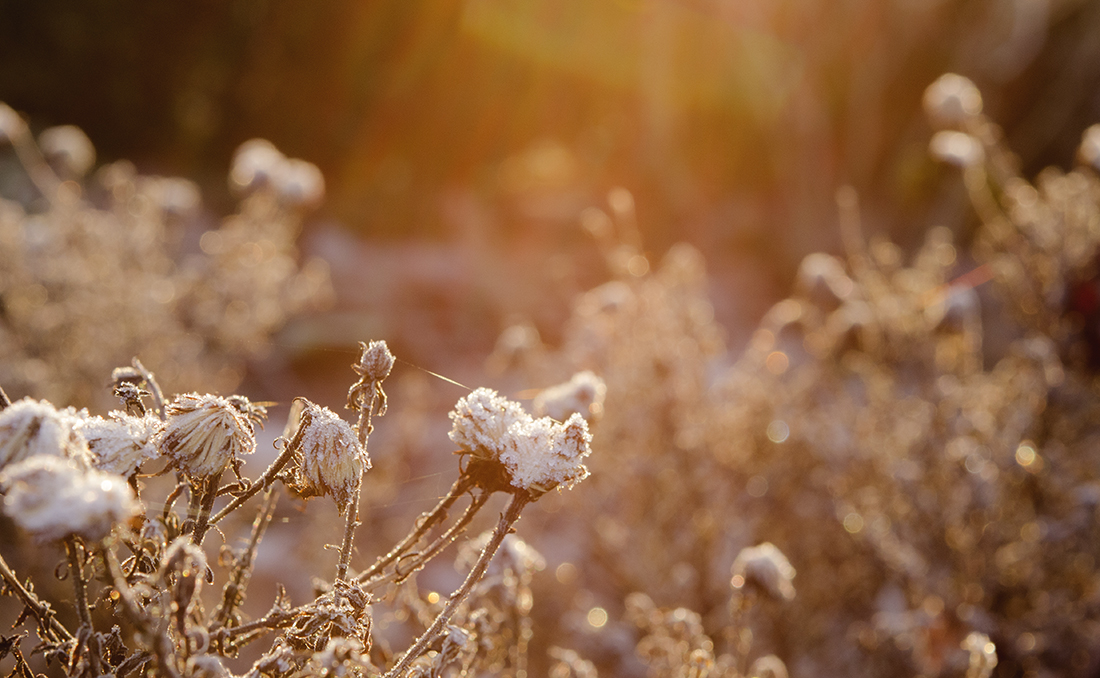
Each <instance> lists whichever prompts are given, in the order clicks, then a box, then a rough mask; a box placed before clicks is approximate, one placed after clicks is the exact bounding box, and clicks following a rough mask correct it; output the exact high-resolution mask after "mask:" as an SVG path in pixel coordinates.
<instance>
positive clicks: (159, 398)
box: [130, 358, 166, 420]
mask: <svg viewBox="0 0 1100 678" xmlns="http://www.w3.org/2000/svg"><path fill="white" fill-rule="evenodd" d="M130 364H131V365H133V366H134V369H135V370H137V371H138V372H140V373H141V378H142V379H144V380H145V385H146V386H148V387H149V394H150V395H152V396H153V411H154V412H156V413H157V416H158V417H160V418H161V420H163V419H164V418H165V416H166V414H165V412H164V392H163V391H161V390H160V384H158V383H157V380H156V377H154V376H153V373H152V372H150V371H149V370H147V369H146V368H145V365H142V364H141V361H140V360H138V359H137V358H134V359H133V360H132V361H131V362H130Z"/></svg>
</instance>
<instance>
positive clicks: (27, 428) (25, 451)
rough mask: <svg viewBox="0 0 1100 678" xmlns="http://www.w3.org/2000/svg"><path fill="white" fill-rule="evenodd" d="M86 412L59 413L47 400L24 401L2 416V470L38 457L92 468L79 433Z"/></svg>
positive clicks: (11, 407) (60, 411)
mask: <svg viewBox="0 0 1100 678" xmlns="http://www.w3.org/2000/svg"><path fill="white" fill-rule="evenodd" d="M87 415H88V413H87V411H86V410H80V411H77V410H74V409H73V408H71V407H66V408H65V409H63V410H59V409H57V408H56V407H54V406H53V405H52V404H51V403H50V402H48V401H46V400H42V401H38V400H34V399H32V398H23V399H22V400H20V401H17V402H15V403H12V404H11V405H9V406H8V407H7V408H5V409H4V411H3V412H0V469H4V468H6V467H8V466H10V465H11V464H14V463H16V462H19V461H22V460H24V459H29V458H30V457H34V456H38V455H49V456H53V457H64V458H66V459H73V460H74V461H76V462H77V464H78V465H81V466H88V465H89V464H90V462H91V457H90V455H89V453H88V444H87V442H85V440H84V438H83V436H81V435H80V433H79V432H78V431H77V429H78V428H79V426H80V425H81V423H82V422H83V420H84V419H85V418H86V417H87Z"/></svg>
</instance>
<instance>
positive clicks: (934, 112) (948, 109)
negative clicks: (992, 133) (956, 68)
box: [923, 73, 982, 127]
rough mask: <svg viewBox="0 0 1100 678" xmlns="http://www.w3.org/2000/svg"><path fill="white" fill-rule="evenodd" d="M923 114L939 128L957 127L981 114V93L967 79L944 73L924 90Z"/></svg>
mask: <svg viewBox="0 0 1100 678" xmlns="http://www.w3.org/2000/svg"><path fill="white" fill-rule="evenodd" d="M923 103H924V112H925V114H927V115H928V117H929V119H930V120H931V121H932V122H933V123H934V124H936V125H938V126H940V127H958V126H960V125H962V124H963V123H965V122H966V121H967V120H970V119H972V118H974V117H975V116H977V115H978V114H980V113H981V112H982V93H981V92H979V91H978V88H977V87H975V86H974V83H973V82H971V81H970V79H969V78H965V77H963V76H961V75H958V74H956V73H944V74H943V75H941V76H940V77H939V78H937V79H936V81H935V82H934V83H932V84H931V85H929V86H928V88H927V89H926V90H924V102H923Z"/></svg>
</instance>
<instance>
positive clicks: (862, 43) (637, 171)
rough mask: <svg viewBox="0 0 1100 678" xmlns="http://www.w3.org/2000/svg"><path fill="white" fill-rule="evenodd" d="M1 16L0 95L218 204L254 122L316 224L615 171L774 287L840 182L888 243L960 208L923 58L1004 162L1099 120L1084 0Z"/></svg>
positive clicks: (539, 214)
mask: <svg viewBox="0 0 1100 678" xmlns="http://www.w3.org/2000/svg"><path fill="white" fill-rule="evenodd" d="M0 16H2V17H3V21H0V100H4V101H6V102H7V103H8V104H9V105H11V106H13V107H14V108H15V109H16V110H19V111H20V112H21V113H23V114H24V115H25V116H26V117H29V118H30V120H31V121H32V124H35V125H40V126H48V125H54V124H75V125H78V126H80V127H81V128H83V129H84V130H85V131H86V132H87V133H88V135H89V136H90V137H91V138H92V139H93V140H94V141H95V143H96V145H97V147H98V149H99V151H100V155H101V159H102V160H107V161H109V160H113V159H118V158H128V159H130V160H133V161H134V162H135V163H136V164H137V165H138V168H139V170H140V171H143V172H151V173H162V174H176V175H183V176H187V177H190V178H194V179H197V180H199V181H200V183H201V184H203V189H204V190H203V193H204V195H205V196H207V201H208V202H211V203H213V204H214V205H215V206H219V202H220V203H228V202H229V196H228V193H227V191H226V189H225V181H224V176H225V171H226V168H227V166H228V163H229V158H230V155H231V153H232V151H233V149H234V148H235V147H236V146H237V145H238V144H240V143H241V142H242V141H244V140H245V139H247V138H251V137H255V136H262V137H266V138H269V139H271V140H272V141H273V142H274V143H275V144H276V146H278V147H279V148H280V149H283V150H284V151H285V152H286V153H288V154H289V155H292V156H296V157H303V158H305V159H307V160H310V161H311V162H314V163H316V164H318V165H319V166H320V167H321V169H322V170H323V171H324V173H325V176H326V178H327V179H328V188H329V199H328V203H327V207H326V211H325V213H324V214H323V216H327V217H329V218H331V219H333V220H336V221H338V222H339V223H340V224H342V225H343V226H345V227H346V228H348V229H351V230H352V231H353V232H356V233H360V234H363V235H368V236H371V237H380V236H384V237H387V238H397V239H402V238H432V239H446V238H447V237H448V236H449V235H451V234H452V232H453V231H454V230H455V229H460V228H462V224H460V223H456V222H460V221H462V220H463V219H464V218H466V217H464V216H463V214H462V212H463V209H464V208H463V205H469V204H475V205H481V206H484V208H485V213H486V214H488V215H491V218H488V219H487V221H489V222H490V226H489V230H490V231H491V232H492V233H493V234H494V235H495V236H501V237H516V234H517V233H518V232H520V231H523V230H524V229H530V228H533V227H540V228H544V229H545V228H550V229H554V228H555V227H560V226H561V225H562V224H566V223H575V221H576V213H577V211H579V209H580V208H581V207H583V206H585V204H589V203H593V202H598V201H599V200H600V199H601V197H602V195H604V194H605V192H606V190H607V189H608V188H610V187H612V186H616V185H622V186H625V187H626V188H628V189H630V190H631V191H632V192H633V193H634V195H635V198H636V200H637V203H638V214H639V220H640V225H641V227H642V230H643V233H644V235H645V236H646V242H647V244H648V246H649V247H650V248H653V249H656V250H663V249H665V248H667V247H668V246H669V245H670V244H672V243H673V242H676V241H678V240H682V239H686V240H689V241H693V242H694V243H695V244H698V245H702V246H704V247H705V248H706V250H707V251H708V253H710V255H711V256H714V257H720V256H722V255H723V254H728V253H730V252H731V251H734V250H736V251H737V253H738V254H740V255H743V256H749V257H752V258H755V259H759V260H761V261H764V262H766V270H768V271H774V272H776V273H777V275H778V277H777V278H776V279H777V280H779V281H786V280H789V279H790V273H791V271H792V270H793V267H794V265H795V264H796V263H797V262H798V260H799V259H800V258H801V255H802V254H804V253H805V252H808V251H812V250H816V249H835V248H836V241H837V238H836V235H835V233H836V229H835V228H834V227H833V224H834V223H835V221H836V218H835V211H836V210H835V208H834V201H833V196H834V192H835V190H836V188H837V187H838V186H840V185H842V184H851V185H853V186H854V187H855V188H856V189H857V190H858V191H859V193H860V195H861V197H862V200H863V203H864V205H865V208H866V209H867V210H868V212H869V216H870V217H871V222H870V223H871V224H872V228H878V229H889V230H890V231H892V235H894V236H895V237H897V238H899V239H900V240H902V242H904V243H913V242H915V237H916V235H915V234H916V233H919V232H923V231H924V230H925V229H926V228H927V227H928V225H929V221H930V220H933V221H937V220H938V221H947V220H949V219H950V218H952V217H953V218H955V219H956V220H957V219H958V218H959V215H960V214H961V213H963V211H962V210H961V209H960V207H959V206H960V205H961V204H962V202H961V192H960V189H959V188H958V186H957V183H958V182H955V181H944V180H943V177H942V176H941V174H942V173H944V172H945V170H941V169H938V168H937V167H936V166H935V165H934V164H933V163H932V162H931V161H930V160H928V159H927V153H926V151H925V148H926V143H927V139H928V136H929V130H928V128H927V125H926V123H924V122H923V120H922V117H921V115H920V113H919V103H920V96H921V92H922V91H923V89H924V88H925V87H926V86H927V85H928V84H929V83H930V82H931V81H932V80H934V79H935V78H936V77H937V76H938V75H939V74H941V73H943V72H945V71H955V72H960V73H962V74H964V75H966V76H968V77H970V78H971V79H972V80H974V81H975V83H976V84H977V85H978V86H979V88H980V89H981V90H982V92H983V93H984V94H985V96H986V99H987V100H986V111H987V113H989V114H990V116H991V117H992V118H993V119H995V120H998V121H999V122H1000V123H1001V124H1002V125H1003V126H1004V128H1005V133H1006V135H1007V138H1008V141H1009V145H1010V147H1011V148H1012V149H1013V150H1014V151H1015V152H1016V153H1018V154H1019V155H1020V159H1021V161H1022V163H1023V167H1024V172H1025V174H1030V173H1032V172H1033V171H1034V170H1037V169H1038V168H1041V167H1044V166H1047V165H1050V164H1055V165H1063V166H1064V165H1067V164H1068V163H1069V162H1070V160H1071V158H1072V153H1073V149H1074V148H1075V147H1076V144H1077V143H1078V140H1079V139H1080V132H1081V130H1082V129H1083V128H1084V127H1086V126H1087V125H1088V124H1091V123H1092V122H1095V121H1096V120H1097V119H1100V96H1098V95H1097V93H1098V89H1097V85H1098V82H1100V53H1098V52H1100V42H1097V41H1096V40H1095V35H1097V32H1098V31H1100V3H1097V2H1091V1H1088V0H938V1H935V0H931V1H919V2H918V1H916V0H875V1H870V0H847V1H844V2H835V1H833V0H828V1H825V0H770V1H769V2H752V3H748V2H734V1H726V0H595V1H593V0H567V1H563V2H555V3H549V2H537V1H535V0H507V1H495V0H494V1H490V0H466V1H456V0H421V1H419V2H406V1H404V0H379V1H376V2H369V3H363V2H355V1H351V0H327V1H325V2H319V3H302V2H289V1H286V0H235V1H232V2H192V3H146V2H138V1H137V0H114V1H106V0H104V1H100V2H76V1H74V0H42V1H39V2H26V1H19V0H0ZM948 185H950V188H948V187H947V186H948ZM949 225H952V226H955V224H949ZM553 237H555V238H561V237H565V236H563V235H561V234H560V233H559V234H556V235H554V236H553Z"/></svg>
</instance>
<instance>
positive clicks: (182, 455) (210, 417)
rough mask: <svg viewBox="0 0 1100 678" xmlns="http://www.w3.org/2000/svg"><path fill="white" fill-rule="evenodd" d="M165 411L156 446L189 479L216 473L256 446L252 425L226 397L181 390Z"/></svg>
mask: <svg viewBox="0 0 1100 678" xmlns="http://www.w3.org/2000/svg"><path fill="white" fill-rule="evenodd" d="M165 412H166V414H167V419H166V421H165V423H164V429H163V430H162V431H161V432H160V434H159V435H158V436H157V439H156V443H157V447H158V448H160V450H161V452H162V453H164V454H166V455H168V456H169V457H171V458H172V460H173V461H174V462H175V464H176V466H177V467H179V469H180V470H182V471H183V472H184V473H185V474H186V475H187V476H188V477H189V478H191V479H192V480H195V481H201V480H205V479H207V478H210V477H211V476H214V475H217V474H219V473H221V472H222V471H224V470H225V468H226V466H228V465H229V464H231V463H233V462H235V461H237V460H238V459H240V457H241V455H244V454H251V453H252V452H253V451H255V449H256V437H255V435H254V434H253V432H252V424H251V423H249V421H248V418H247V417H246V416H245V415H244V414H242V413H241V412H240V410H238V409H237V408H236V407H234V406H233V403H232V402H230V401H229V399H228V398H223V397H221V396H214V395H209V394H207V395H199V394H197V393H185V394H183V395H179V396H176V399H175V400H174V401H173V402H171V403H169V404H168V406H167V407H166V408H165Z"/></svg>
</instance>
